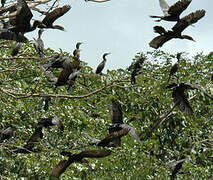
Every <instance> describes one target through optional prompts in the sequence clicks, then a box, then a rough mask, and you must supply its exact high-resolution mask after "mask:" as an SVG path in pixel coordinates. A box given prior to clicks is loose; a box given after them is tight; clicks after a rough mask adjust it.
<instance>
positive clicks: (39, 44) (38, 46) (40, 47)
mask: <svg viewBox="0 0 213 180" xmlns="http://www.w3.org/2000/svg"><path fill="white" fill-rule="evenodd" d="M43 32H44V30H43V29H39V31H38V38H37V39H35V38H33V39H34V42H33V45H34V48H35V50H36V52H37V53H38V54H39V56H40V58H43V57H44V42H43V40H42V39H41V35H42V33H43Z"/></svg>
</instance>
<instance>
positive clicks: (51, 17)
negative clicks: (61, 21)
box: [38, 5, 71, 31]
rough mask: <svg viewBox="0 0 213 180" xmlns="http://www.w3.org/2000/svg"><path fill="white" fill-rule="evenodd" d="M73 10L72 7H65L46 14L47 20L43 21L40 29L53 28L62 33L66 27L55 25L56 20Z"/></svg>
mask: <svg viewBox="0 0 213 180" xmlns="http://www.w3.org/2000/svg"><path fill="white" fill-rule="evenodd" d="M70 9H71V6H69V5H64V6H63V7H59V8H56V9H54V10H53V11H51V12H49V13H47V14H46V16H45V18H44V19H43V20H42V23H43V24H40V25H39V26H38V27H39V28H52V29H59V30H61V31H64V30H65V29H64V27H62V26H60V25H53V23H54V22H55V20H56V19H58V18H59V17H61V16H63V15H64V14H65V13H67V12H68V11H69V10H70Z"/></svg>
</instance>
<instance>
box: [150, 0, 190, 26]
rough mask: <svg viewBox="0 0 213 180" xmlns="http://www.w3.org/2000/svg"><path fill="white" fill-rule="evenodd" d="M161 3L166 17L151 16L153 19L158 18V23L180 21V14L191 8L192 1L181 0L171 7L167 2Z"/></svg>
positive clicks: (163, 0)
mask: <svg viewBox="0 0 213 180" xmlns="http://www.w3.org/2000/svg"><path fill="white" fill-rule="evenodd" d="M159 3H160V7H161V9H162V11H163V13H164V16H150V17H151V18H158V20H156V22H160V21H161V20H165V21H180V14H181V13H182V12H183V11H184V10H185V9H186V8H187V7H188V6H189V4H190V3H191V0H180V1H178V2H176V3H175V4H174V5H172V6H170V7H169V5H168V4H167V2H166V1H165V0H159Z"/></svg>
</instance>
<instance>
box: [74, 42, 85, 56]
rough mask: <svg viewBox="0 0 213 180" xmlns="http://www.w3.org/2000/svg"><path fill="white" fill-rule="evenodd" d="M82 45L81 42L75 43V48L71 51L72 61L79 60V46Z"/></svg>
mask: <svg viewBox="0 0 213 180" xmlns="http://www.w3.org/2000/svg"><path fill="white" fill-rule="evenodd" d="M81 44H83V43H82V42H77V44H76V48H75V50H74V51H73V58H74V60H80V51H81V50H80V45H81Z"/></svg>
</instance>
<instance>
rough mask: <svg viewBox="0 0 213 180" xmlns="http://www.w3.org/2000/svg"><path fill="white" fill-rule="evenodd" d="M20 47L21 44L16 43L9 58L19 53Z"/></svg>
mask: <svg viewBox="0 0 213 180" xmlns="http://www.w3.org/2000/svg"><path fill="white" fill-rule="evenodd" d="M21 46H22V43H21V42H18V43H16V44H15V46H13V49H12V52H11V56H16V55H17V54H18V53H19V51H20V49H21Z"/></svg>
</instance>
